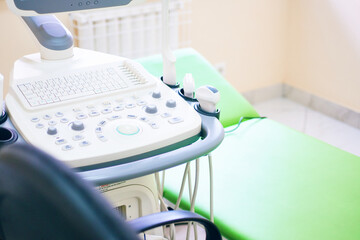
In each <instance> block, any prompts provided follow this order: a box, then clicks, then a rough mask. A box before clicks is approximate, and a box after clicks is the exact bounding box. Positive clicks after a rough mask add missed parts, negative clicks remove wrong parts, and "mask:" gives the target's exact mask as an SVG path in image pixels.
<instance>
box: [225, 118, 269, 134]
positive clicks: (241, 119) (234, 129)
mask: <svg viewBox="0 0 360 240" xmlns="http://www.w3.org/2000/svg"><path fill="white" fill-rule="evenodd" d="M264 118H266V117H240V120H239V122H238V124H237V125H236V126H235V127H234V128H233V129H231V130H228V131H225V134H227V133H232V132H234V131H236V130H237V129H238V128H239V127H240V124H241V123H242V121H243V120H251V119H264Z"/></svg>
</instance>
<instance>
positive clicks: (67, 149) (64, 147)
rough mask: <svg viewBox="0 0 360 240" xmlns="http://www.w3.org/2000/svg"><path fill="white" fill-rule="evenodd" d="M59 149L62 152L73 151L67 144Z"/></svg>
mask: <svg viewBox="0 0 360 240" xmlns="http://www.w3.org/2000/svg"><path fill="white" fill-rule="evenodd" d="M61 149H62V150H63V151H69V150H72V149H73V146H71V145H70V144H67V145H65V146H63V147H62V148H61Z"/></svg>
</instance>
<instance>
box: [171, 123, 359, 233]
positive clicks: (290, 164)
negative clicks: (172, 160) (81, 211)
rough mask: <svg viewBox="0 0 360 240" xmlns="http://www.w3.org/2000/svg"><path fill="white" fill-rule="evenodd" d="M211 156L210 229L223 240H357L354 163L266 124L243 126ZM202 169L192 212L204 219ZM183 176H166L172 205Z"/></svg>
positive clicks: (206, 196) (342, 154)
mask: <svg viewBox="0 0 360 240" xmlns="http://www.w3.org/2000/svg"><path fill="white" fill-rule="evenodd" d="M212 155H213V168H214V196H215V199H214V203H215V223H216V225H217V226H218V227H219V228H220V230H221V232H222V234H223V235H224V237H226V238H227V239H230V240H231V239H261V240H289V239H291V240H308V239H326V240H339V239H342V240H355V239H360V227H359V224H360V204H359V199H360V157H358V156H355V155H352V154H350V153H347V152H345V151H342V150H339V149H337V148H335V147H333V146H331V145H328V144H326V143H324V142H322V141H319V140H317V139H315V138H312V137H310V136H307V135H305V134H302V133H300V132H297V131H296V130H293V129H291V128H288V127H285V126H283V125H281V124H279V123H277V122H274V121H272V120H270V119H262V120H259V119H254V120H249V121H247V122H244V123H243V124H241V126H240V127H239V129H237V130H236V131H235V132H233V133H230V134H227V135H226V136H225V139H224V141H223V143H222V144H221V145H220V146H219V147H218V148H217V149H216V150H215V151H214V152H213V153H212ZM200 162H201V169H200V179H201V180H200V186H199V193H198V196H197V204H196V211H197V212H198V213H200V214H202V215H203V216H207V217H208V216H209V174H208V161H207V159H206V158H202V159H201V161H200ZM192 164H193V163H192ZM192 166H193V168H192V172H194V171H195V167H194V165H192ZM183 170H184V166H180V167H176V168H172V169H169V170H167V171H166V177H165V179H166V181H165V197H166V198H167V199H169V200H170V201H172V202H175V201H176V197H177V194H178V189H179V188H180V183H181V179H182V173H183ZM192 180H193V181H194V177H193V178H192ZM186 186H187V185H186ZM185 192H187V187H186V188H185ZM185 199H186V200H184V201H183V202H182V207H184V208H187V207H188V206H189V201H188V198H187V197H185Z"/></svg>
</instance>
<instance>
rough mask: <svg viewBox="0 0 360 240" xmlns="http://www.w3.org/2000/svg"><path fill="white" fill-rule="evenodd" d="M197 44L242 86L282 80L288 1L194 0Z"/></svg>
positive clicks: (257, 85) (213, 61) (249, 86)
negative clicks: (222, 63)
mask: <svg viewBox="0 0 360 240" xmlns="http://www.w3.org/2000/svg"><path fill="white" fill-rule="evenodd" d="M192 10H193V14H192V23H193V24H192V32H191V33H192V36H191V37H192V45H193V47H194V48H195V49H196V50H198V51H199V52H200V53H202V54H203V55H204V56H205V57H206V58H207V59H209V60H210V61H211V62H212V63H213V64H216V63H219V62H225V63H226V70H225V76H226V78H227V79H228V80H229V81H230V82H231V83H232V85H233V86H235V87H236V88H237V89H238V91H240V92H243V91H248V90H252V89H255V88H259V87H264V86H268V85H272V84H275V83H279V82H282V81H283V80H284V79H283V76H284V70H285V68H284V54H285V50H286V48H285V45H286V42H287V41H286V31H285V30H286V27H287V21H286V20H287V0H271V1H270V0H222V1H213V0H210V1H209V0H192Z"/></svg>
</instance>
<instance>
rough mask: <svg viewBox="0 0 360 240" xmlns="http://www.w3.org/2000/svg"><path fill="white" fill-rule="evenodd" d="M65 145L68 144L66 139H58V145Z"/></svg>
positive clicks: (56, 142)
mask: <svg viewBox="0 0 360 240" xmlns="http://www.w3.org/2000/svg"><path fill="white" fill-rule="evenodd" d="M65 143H67V141H66V140H65V139H63V138H60V139H57V140H56V141H55V144H56V145H62V144H65Z"/></svg>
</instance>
